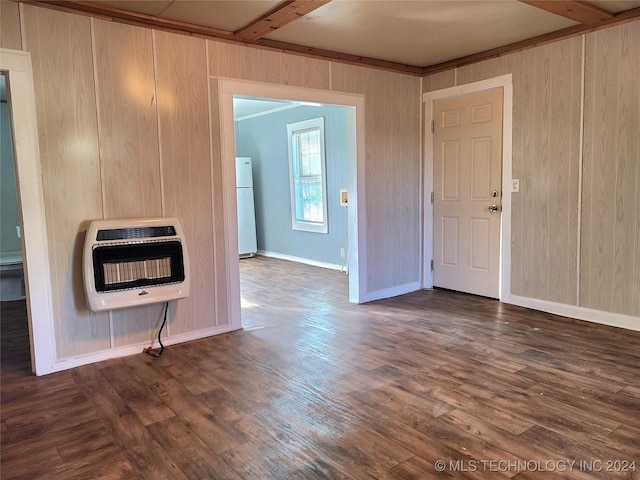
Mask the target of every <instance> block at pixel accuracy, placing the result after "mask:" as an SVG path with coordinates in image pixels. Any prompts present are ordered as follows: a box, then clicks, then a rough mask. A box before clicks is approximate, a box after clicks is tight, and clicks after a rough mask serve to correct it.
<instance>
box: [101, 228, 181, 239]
mask: <svg viewBox="0 0 640 480" xmlns="http://www.w3.org/2000/svg"><path fill="white" fill-rule="evenodd" d="M175 235H176V229H175V228H174V227H173V226H171V225H165V226H162V227H138V228H111V229H109V230H98V235H97V237H96V240H97V241H99V242H102V241H110V240H132V239H136V238H153V237H175Z"/></svg>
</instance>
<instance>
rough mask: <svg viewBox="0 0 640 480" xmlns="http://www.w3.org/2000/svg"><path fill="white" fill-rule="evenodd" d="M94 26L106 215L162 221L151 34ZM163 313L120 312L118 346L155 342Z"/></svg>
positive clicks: (157, 309) (156, 309) (116, 314)
mask: <svg viewBox="0 0 640 480" xmlns="http://www.w3.org/2000/svg"><path fill="white" fill-rule="evenodd" d="M92 22H93V57H94V70H95V83H96V104H97V110H98V131H99V140H100V166H101V178H102V202H103V206H104V217H105V218H126V217H160V216H162V192H161V189H160V153H159V146H158V122H157V115H156V89H155V76H154V66H153V61H154V60H153V44H152V39H151V30H146V29H142V28H136V27H132V26H130V25H123V24H119V23H114V22H107V21H104V20H95V19H94V20H92ZM161 315H162V308H161V306H160V305H150V306H145V307H138V308H131V309H124V310H114V311H113V312H111V316H112V320H113V338H114V346H115V347H120V346H124V345H130V344H133V343H137V342H145V341H150V340H151V339H152V338H153V330H154V328H155V325H156V324H157V323H158V322H159V320H160V319H161Z"/></svg>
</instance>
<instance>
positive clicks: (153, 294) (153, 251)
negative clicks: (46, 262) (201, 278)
mask: <svg viewBox="0 0 640 480" xmlns="http://www.w3.org/2000/svg"><path fill="white" fill-rule="evenodd" d="M83 264H84V280H85V291H86V293H87V299H88V300H89V306H90V307H91V309H92V310H94V311H99V310H110V309H114V308H123V307H130V306H135V305H142V304H146V303H155V302H164V301H167V300H172V299H177V298H184V297H186V296H187V295H188V294H189V285H190V281H189V272H188V268H189V264H188V256H187V252H186V244H185V239H184V234H183V232H182V228H181V227H180V224H179V223H178V220H177V219H175V218H148V219H145V218H142V219H140V218H139V219H135V218H134V219H120V220H96V221H94V222H91V224H90V225H89V228H88V229H87V235H86V238H85V245H84V254H83Z"/></svg>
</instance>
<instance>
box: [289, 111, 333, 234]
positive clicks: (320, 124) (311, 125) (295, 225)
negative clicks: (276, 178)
mask: <svg viewBox="0 0 640 480" xmlns="http://www.w3.org/2000/svg"><path fill="white" fill-rule="evenodd" d="M310 129H318V130H319V132H320V177H321V182H322V223H319V222H311V221H304V220H298V219H297V215H296V205H297V203H296V202H297V201H296V189H295V184H296V182H295V168H294V158H293V141H292V140H293V135H294V134H296V133H297V132H300V131H303V130H310ZM287 143H288V151H289V190H290V194H291V228H292V229H293V230H298V231H303V232H313V233H328V232H329V220H328V216H327V214H328V202H327V168H326V166H327V162H326V155H325V137H324V117H317V118H311V119H309V120H303V121H301V122H295V123H289V124H287Z"/></svg>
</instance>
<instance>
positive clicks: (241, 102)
mask: <svg viewBox="0 0 640 480" xmlns="http://www.w3.org/2000/svg"><path fill="white" fill-rule="evenodd" d="M298 105H299V104H298V102H294V101H288V100H267V99H257V98H239V97H234V98H233V119H234V120H236V121H239V120H246V119H248V118H253V117H257V116H259V115H266V114H268V113H275V112H279V111H280V110H285V109H287V108H293V107H297V106H298Z"/></svg>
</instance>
